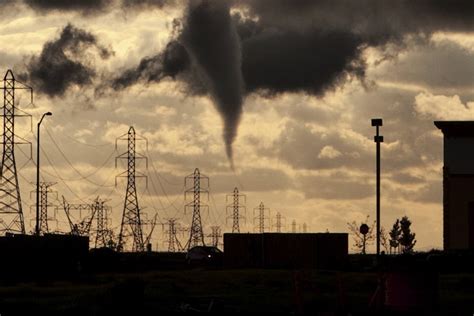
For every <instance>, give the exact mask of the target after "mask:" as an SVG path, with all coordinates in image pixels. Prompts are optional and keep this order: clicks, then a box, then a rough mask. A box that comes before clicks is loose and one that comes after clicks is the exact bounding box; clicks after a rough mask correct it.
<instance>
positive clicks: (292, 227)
mask: <svg viewBox="0 0 474 316" xmlns="http://www.w3.org/2000/svg"><path fill="white" fill-rule="evenodd" d="M291 232H292V233H293V234H294V233H296V220H293V221H292V222H291Z"/></svg>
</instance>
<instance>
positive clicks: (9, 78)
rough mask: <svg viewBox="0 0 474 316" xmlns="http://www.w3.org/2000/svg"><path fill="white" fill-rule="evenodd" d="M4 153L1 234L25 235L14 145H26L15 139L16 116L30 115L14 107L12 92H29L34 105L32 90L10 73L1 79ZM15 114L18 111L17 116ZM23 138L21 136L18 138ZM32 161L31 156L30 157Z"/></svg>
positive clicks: (0, 177)
mask: <svg viewBox="0 0 474 316" xmlns="http://www.w3.org/2000/svg"><path fill="white" fill-rule="evenodd" d="M2 89H3V114H2V116H3V142H2V145H3V154H2V165H1V167H0V217H1V218H0V234H6V233H15V234H25V221H24V218H23V209H22V205H21V197H20V188H19V185H18V174H17V169H16V161H15V144H29V145H30V146H31V143H30V142H27V141H23V142H17V141H16V140H15V136H17V135H15V117H21V116H23V117H25V116H26V117H29V118H30V120H31V115H29V114H28V113H26V112H23V111H21V110H20V109H19V108H17V107H16V106H15V91H16V90H20V89H22V90H29V91H30V93H31V102H33V90H32V89H31V88H30V87H28V86H27V85H25V84H23V83H21V82H19V81H17V80H15V76H14V75H13V72H12V71H11V70H8V71H7V72H6V74H5V77H4V78H3V88H2ZM16 112H21V113H22V114H18V113H16ZM17 137H18V138H20V139H22V140H23V138H21V137H19V136H17ZM30 154H31V147H30ZM30 158H31V156H30Z"/></svg>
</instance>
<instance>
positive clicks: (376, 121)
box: [372, 118, 383, 255]
mask: <svg viewBox="0 0 474 316" xmlns="http://www.w3.org/2000/svg"><path fill="white" fill-rule="evenodd" d="M382 125H383V122H382V119H381V118H377V119H372V126H375V129H376V133H375V136H374V142H375V143H376V157H375V166H376V170H375V173H376V230H377V231H376V232H375V234H376V241H375V244H376V245H375V246H376V249H377V251H376V252H377V255H380V143H383V136H382V135H379V128H380V126H382Z"/></svg>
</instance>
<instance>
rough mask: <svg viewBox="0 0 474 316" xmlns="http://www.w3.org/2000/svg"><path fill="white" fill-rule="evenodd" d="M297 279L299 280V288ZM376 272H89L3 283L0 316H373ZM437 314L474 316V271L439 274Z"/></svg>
mask: <svg viewBox="0 0 474 316" xmlns="http://www.w3.org/2000/svg"><path fill="white" fill-rule="evenodd" d="M295 280H299V281H297V282H295ZM376 287H377V274H376V273H374V272H331V271H314V270H313V271H311V270H310V271H298V272H297V271H290V270H257V269H253V270H219V269H214V270H213V269H202V268H195V269H184V270H166V271H149V272H143V273H138V272H128V273H119V272H115V273H94V274H90V273H88V274H86V273H83V274H81V275H80V276H76V277H74V278H68V279H67V280H64V279H63V280H56V281H45V280H43V281H23V282H18V281H16V282H13V281H0V314H1V315H2V316H8V315H168V314H172V313H186V312H198V311H204V312H208V311H210V312H211V313H213V314H216V315H229V314H237V313H239V314H242V315H245V314H255V313H265V314H282V315H294V314H307V315H375V314H387V313H386V312H383V311H379V312H374V311H373V310H371V309H369V307H368V306H369V301H370V298H371V297H372V295H373V293H374V290H375V289H376ZM438 306H439V307H438V308H436V310H433V311H432V312H430V313H429V314H431V315H470V316H471V315H474V273H467V274H449V273H448V274H440V276H439V304H438Z"/></svg>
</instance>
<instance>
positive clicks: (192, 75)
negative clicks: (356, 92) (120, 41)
mask: <svg viewBox="0 0 474 316" xmlns="http://www.w3.org/2000/svg"><path fill="white" fill-rule="evenodd" d="M228 3H229V2H228V1H217V0H207V1H204V0H200V1H190V2H189V5H188V8H187V10H186V13H185V14H184V17H183V18H182V20H181V24H182V26H183V27H182V29H181V33H179V34H178V35H177V36H176V37H175V39H173V41H175V40H177V41H178V42H179V43H181V44H182V45H183V46H184V48H185V50H184V51H182V53H183V55H182V58H180V59H179V60H180V61H186V63H183V64H182V66H180V67H176V68H174V69H176V70H177V71H176V72H175V73H173V75H172V77H174V78H176V79H177V80H179V81H182V82H184V83H185V86H186V87H187V88H188V89H189V91H188V92H189V93H190V94H209V95H210V96H211V97H212V98H213V99H214V101H215V102H216V106H217V108H218V110H219V112H220V113H221V116H222V118H223V120H224V122H225V126H226V127H225V131H224V139H225V141H226V149H227V153H228V156H229V157H231V156H232V151H231V150H232V147H231V145H232V143H233V141H234V139H235V137H236V134H237V126H238V122H239V119H240V116H241V112H242V106H241V102H242V100H243V98H244V97H245V95H247V94H249V93H259V94H261V95H264V96H270V97H271V96H275V95H278V94H281V93H285V92H302V93H306V94H309V95H316V96H323V95H324V94H325V93H326V92H327V91H328V90H334V89H335V88H337V87H339V86H341V85H343V84H344V83H345V82H347V81H348V80H353V79H354V78H356V79H359V80H360V81H361V82H363V83H364V79H365V73H366V67H367V65H366V61H365V58H364V56H363V51H364V49H365V48H367V47H378V48H380V49H381V50H382V51H384V53H385V55H386V56H387V57H393V56H396V55H397V54H398V53H399V51H401V50H402V49H404V48H405V47H406V45H407V43H406V42H405V39H406V38H407V37H411V38H412V41H413V38H415V39H416V40H420V41H424V40H426V39H427V38H429V36H430V35H431V34H432V33H433V32H436V31H472V30H473V29H474V27H473V26H474V22H473V19H472V12H473V3H472V1H454V2H449V3H447V2H445V1H428V0H419V1H396V2H395V1H378V0H364V1H345V0H340V1H333V0H331V1H328V0H326V1H324V0H322V1H313V0H230V3H231V4H230V5H228ZM230 8H236V9H242V10H241V11H240V12H239V11H235V12H234V13H233V15H232V16H231V15H230V13H229V12H230ZM416 40H415V42H416ZM167 50H168V47H167V48H166V49H165V51H164V52H166V51H167ZM162 55H163V53H161V54H158V55H157V56H156V57H157V58H156V59H155V60H154V61H153V62H150V60H148V59H145V60H142V62H141V63H140V65H139V66H138V67H137V68H136V69H135V70H139V73H140V75H134V74H135V73H136V71H135V73H133V72H132V73H129V75H132V76H129V78H130V79H131V80H129V81H127V80H126V82H127V84H123V85H122V86H120V87H119V89H120V88H122V87H127V86H128V85H130V84H133V83H134V82H137V81H140V80H143V81H159V80H160V79H161V78H162V76H163V72H162V69H163V68H164V64H163V61H162V59H161V58H160V57H159V56H162ZM185 55H187V56H188V58H189V61H190V64H187V61H188V59H187V58H185V57H184V56H185ZM155 61H156V62H155ZM145 68H148V69H145ZM143 74H144V75H143ZM150 78H158V80H149V79H150ZM128 82H129V83H128Z"/></svg>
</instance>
